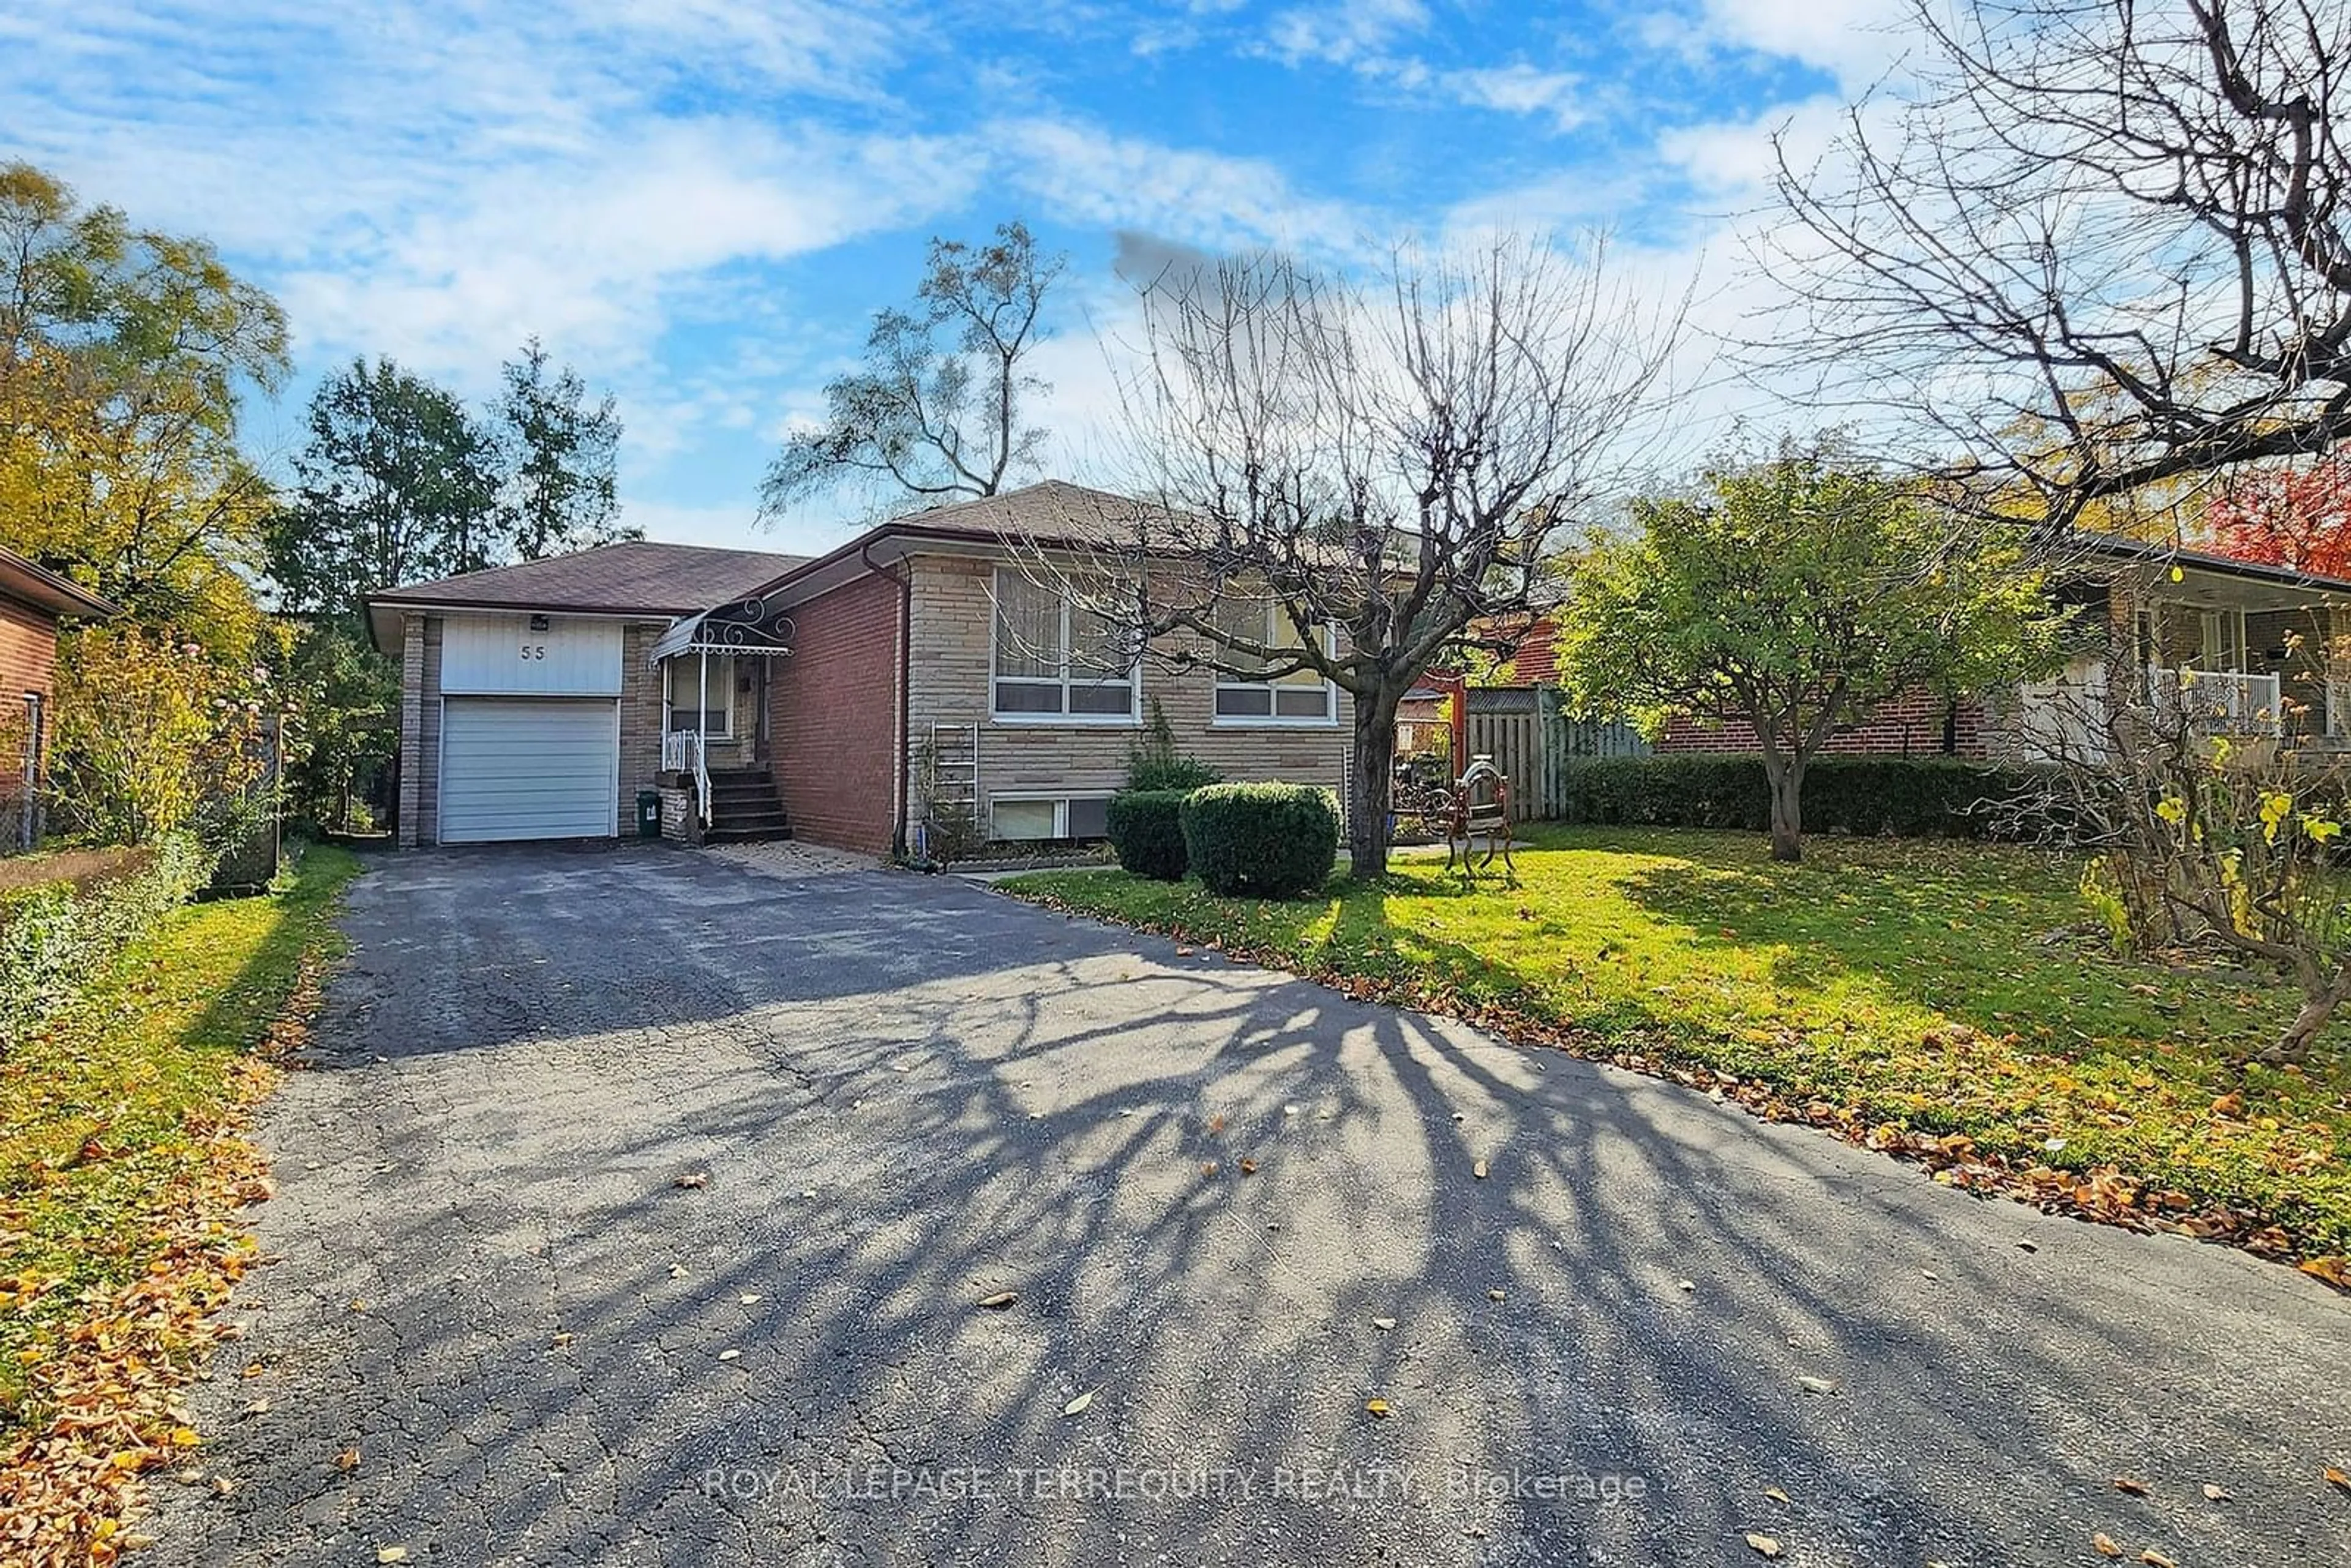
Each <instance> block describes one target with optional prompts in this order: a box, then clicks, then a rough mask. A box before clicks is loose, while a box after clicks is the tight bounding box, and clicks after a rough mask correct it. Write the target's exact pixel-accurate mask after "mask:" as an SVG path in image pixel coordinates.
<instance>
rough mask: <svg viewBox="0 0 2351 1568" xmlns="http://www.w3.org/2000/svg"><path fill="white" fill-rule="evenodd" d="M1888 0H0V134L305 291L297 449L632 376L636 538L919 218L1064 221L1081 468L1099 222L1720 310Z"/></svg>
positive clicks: (741, 426) (760, 461) (1087, 445)
mask: <svg viewBox="0 0 2351 1568" xmlns="http://www.w3.org/2000/svg"><path fill="white" fill-rule="evenodd" d="M1893 9H1894V7H1893V6H1892V5H1891V4H1890V3H1889V0H1810V3H1805V0H1747V3H1741V0H1667V3H1660V4H1656V5H1644V6H1641V7H1637V8H1634V7H1619V6H1610V5H1589V6H1583V5H1578V6H1563V7H1552V6H1535V5H1505V4H1500V3H1497V0H1469V3H1463V4H1454V3H1448V0H1355V3H1353V4H1322V3H1319V0H1305V3H1301V4H1284V5H1242V4H1237V3H1233V0H1192V3H1190V4H1176V5H1119V4H1113V3H1109V0H1019V3H1017V4H1004V5H988V4H979V3H977V0H970V3H951V4H945V5H939V4H934V5H910V6H897V5H889V4H855V3H836V0H782V3H779V4H768V5H761V4H758V3H737V0H540V3H537V4H532V5H516V4H511V3H509V0H470V3H460V4H413V5H403V4H371V3H369V0H352V3H350V4H348V5H330V4H328V5H322V4H319V3H318V0H245V3H242V4H225V3H224V4H208V3H206V0H135V3H126V0H30V3H29V4H27V3H26V0H15V3H14V4H13V5H10V6H9V7H8V8H7V9H6V11H5V14H0V101H5V102H6V103H7V104H8V105H9V106H10V107H9V112H8V114H7V115H6V116H5V120H0V156H19V157H26V158H30V159H31V160H33V161H34V162H37V163H40V164H42V165H43V166H45V167H47V168H48V169H50V170H52V171H53V172H57V173H59V174H61V175H63V176H64V177H66V178H67V179H68V180H70V181H71V182H73V183H75V184H76V185H77V186H78V188H79V190H80V192H81V193H82V194H83V195H84V196H85V197H86V198H88V199H91V200H103V201H109V202H113V203H116V204H120V205H121V206H124V207H126V208H127V209H129V211H130V212H131V215H132V216H133V217H134V219H136V220H138V221H140V222H142V223H149V224H154V225H162V226H164V227H168V228H173V229H180V230H188V231H193V232H198V233H202V234H205V235H210V236H212V237H213V238H214V239H215V240H216V241H217V242H218V243H219V244H220V245H221V246H222V247H223V248H224V250H225V252H226V254H227V255H228V256H229V257H230V258H231V259H232V260H233V261H234V262H235V264H236V265H237V266H238V267H239V268H240V269H241V270H242V271H244V272H245V273H246V275H247V276H249V277H252V278H254V279H255V280H256V281H257V282H259V283H261V284H263V285H265V286H266V287H269V288H271V289H273V290H274V291H275V292H276V293H277V296H278V298H280V299H281V300H282V301H283V302H284V304H285V305H286V307H287V311H288V313H289V315H290V317H291V319H292V324H293V329H294V334H295V344H296V356H297V362H298V379H297V382H296V383H295V385H294V386H293V387H292V388H290V389H289V390H288V392H287V394H286V395H285V397H284V398H282V399H281V400H280V401H279V402H278V403H277V405H276V406H275V407H267V406H265V407H263V408H260V409H258V410H256V414H255V417H254V419H253V422H252V430H253V434H254V438H255V442H256V445H257V447H258V448H259V449H260V450H261V451H262V452H263V453H264V454H265V455H275V456H277V457H278V458H281V459H282V457H283V455H284V454H285V453H286V452H287V451H288V450H290V448H291V447H292V445H293V444H295V442H296V441H297V440H298V431H299V424H300V412H301V403H302V400H303V399H304V398H305V397H306V396H307V394H308V389H309V386H310V385H311V383H312V382H314V381H315V378H316V377H317V375H318V374H319V371H321V369H322V368H325V367H330V366H332V365H334V364H335V363H337V362H339V361H343V360H347V359H348V358H350V356H351V355H353V354H357V353H371V354H374V353H387V354H391V355H392V356H394V357H396V358H398V359H399V360H401V361H402V362H404V363H406V364H408V365H410V366H411V367H412V368H414V369H417V370H420V371H424V372H426V373H428V374H431V375H434V376H435V377H437V378H440V379H442V380H444V382H448V383H450V384H451V385H454V386H455V387H457V388H459V389H460V390H462V391H464V392H467V393H468V394H470V395H475V396H480V395H483V394H485V393H486V392H487V391H488V390H489V389H490V387H491V386H492V385H493V383H494V381H495V377H496V366H497V363H498V361H499V360H500V359H501V358H502V357H504V356H506V355H507V354H509V353H511V352H512V351H513V350H514V349H515V348H516V347H517V345H519V344H520V343H521V341H522V340H523V339H524V338H525V337H527V336H528V335H530V334H532V333H536V334H538V336H539V337H541V338H542V339H544V340H546V341H547V343H548V344H549V347H550V348H551V349H552V350H554V351H555V352H556V354H557V355H558V356H559V357H560V358H562V359H565V360H568V361H570V362H572V363H573V364H575V365H576V366H577V367H578V368H579V369H580V371H581V372H582V373H583V374H584V375H586V376H587V377H588V379H589V380H590V382H591V383H592V384H594V385H596V386H599V387H601V388H605V389H609V390H611V392H614V393H616V394H617V395H618V397H619V398H620V401H621V407H622V416H623V418H624V419H625V421H626V422H627V424H628V427H629V435H628V439H627V441H626V443H625V444H624V446H623V450H622V475H621V481H622V499H623V503H624V506H625V507H626V508H627V511H628V513H629V516H630V517H631V518H632V520H633V521H635V522H636V523H638V524H639V525H640V526H642V527H643V528H645V529H646V530H647V532H648V533H649V534H651V535H652V536H653V537H654V538H676V539H685V540H693V541H699V542H709V543H743V542H761V541H764V542H766V543H767V544H768V546H769V547H770V548H777V549H807V548H813V547H818V546H821V545H826V544H830V543H832V542H836V541H837V540H838V539H840V538H844V537H846V535H847V534H848V532H849V531H850V524H851V523H852V522H853V521H854V520H855V519H854V517H853V516H852V513H851V511H850V510H849V509H847V508H846V507H842V508H831V509H827V508H814V509H811V510H810V512H808V513H807V514H806V515H802V516H797V517H792V518H790V519H788V520H787V521H786V522H785V523H784V524H783V525H782V526H781V527H780V528H775V529H770V530H768V531H765V532H762V533H757V534H755V533H754V531H753V528H752V512H753V502H754V491H755V487H756V485H757V483H758V475H759V472H760V470H761V468H762V467H763V466H764V465H765V463H766V461H767V458H768V455H769V454H770V453H772V452H773V450H774V449H775V447H776V445H777V444H778V441H779V440H780V438H781V436H782V434H783V433H784V432H785V431H787V430H788V429H789V428H790V427H791V425H792V423H793V422H794V421H795V420H804V419H806V418H808V417H810V414H811V413H813V412H814V411H815V410H816V409H817V408H818V406H819V401H818V393H819V389H820V387H821V385H822V384H823V382H824V381H825V379H826V377H827V376H829V375H831V374H832V373H835V372H836V371H839V370H840V369H841V368H843V367H844V366H845V365H846V364H848V363H849V362H851V361H852V359H853V357H854V355H855V352H856V350H857V347H858V345H859V343H860V342H861V340H862V337H863V334H864V329H865V324H866V320H867V318H868V317H869V316H870V314H871V312H872V311H873V310H874V309H875V308H879V307H881V306H883V305H887V304H892V303H895V302H898V301H901V300H903V299H904V298H906V297H907V296H908V295H909V294H910V293H911V291H912V288H913V286H914V281H915V279H916V277H917V270H918V267H919V265H920V261H921V257H922V254H923V249H924V246H925V242H926V240H927V239H928V238H929V236H931V235H934V234H941V235H956V236H963V237H973V238H977V237H981V236H983V235H985V234H986V233H987V230H988V229H989V228H990V227H992V225H995V224H996V223H997V222H998V221H999V220H1002V219H1005V218H1009V217H1020V218H1023V219H1025V220H1027V221H1028V222H1029V224H1030V225H1032V226H1033V227H1034V228H1035V229H1036V230H1037V231H1038V232H1039V234H1040V236H1041V237H1042V238H1043V239H1044V240H1045V241H1046V242H1047V243H1048V244H1049V245H1050V246H1053V247H1055V248H1058V249H1060V250H1062V251H1065V252H1067V253H1068V255H1069V256H1070V261H1071V267H1070V273H1069V275H1068V279H1067V283H1066V285H1065V287H1063V289H1062V290H1061V299H1060V300H1059V302H1058V306H1057V309H1056V313H1055V320H1054V325H1055V327H1056V329H1057V336H1056V338H1055V340H1053V342H1052V343H1051V344H1050V347H1049V349H1048V350H1047V351H1046V354H1045V358H1044V361H1043V369H1044V371H1045V373H1046V374H1047V375H1049V376H1050V378H1051V380H1052V381H1053V382H1054V383H1055V389H1056V390H1055V392H1054V394H1053V396H1052V398H1051V399H1050V402H1048V403H1047V405H1046V406H1045V407H1044V408H1043V409H1041V410H1040V413H1041V414H1042V415H1043V417H1044V418H1045V419H1046V421H1047V422H1048V423H1050V425H1051V427H1052V428H1053V430H1054V431H1055V433H1056V438H1057V450H1056V454H1055V463H1054V466H1056V467H1057V468H1060V469H1061V470H1064V471H1067V472H1071V473H1072V474H1073V475H1076V476H1083V475H1084V474H1085V472H1086V470H1087V469H1088V467H1089V465H1090V464H1092V462H1094V461H1095V456H1096V454H1097V451H1098V442H1097V439H1096V433H1097V432H1099V430H1100V429H1101V428H1102V423H1103V421H1104V420H1105V419H1106V418H1107V416H1108V411H1107V408H1106V402H1107V393H1108V388H1109V383H1110V379H1111V376H1110V371H1109V366H1108V361H1107V360H1106V358H1105V350H1104V348H1103V347H1102V336H1103V335H1104V334H1109V335H1112V336H1114V335H1115V331H1116V329H1117V326H1118V323H1119V321H1120V319H1121V313H1122V311H1123V310H1124V309H1125V308H1126V306H1127V295H1126V291H1125V290H1124V288H1123V286H1122V285H1121V284H1120V283H1119V281H1118V279H1117V277H1115V275H1114V273H1113V261H1114V258H1115V257H1116V256H1118V254H1119V252H1120V247H1121V246H1122V245H1125V246H1146V247H1147V246H1154V245H1169V246H1185V247H1192V248H1206V249H1211V250H1213V249H1219V248H1230V247H1242V246H1259V245H1274V246H1283V247H1287V248H1290V249H1292V250H1295V251H1297V252H1300V253H1301V254H1304V255H1307V256H1311V257H1313V258H1314V259H1316V260H1318V261H1321V262H1323V263H1325V264H1327V265H1331V266H1334V267H1350V266H1358V265H1362V264H1363V263H1364V262H1365V261H1366V260H1367V259H1368V258H1369V257H1371V256H1374V255H1376V254H1377V253H1378V252H1379V251H1380V250H1382V249H1383V248H1384V246H1387V245H1388V244H1389V243H1391V242H1392V241H1394V240H1395V239H1396V238H1398V237H1400V236H1404V235H1419V236H1422V237H1432V236H1436V237H1441V236H1442V235H1446V234H1447V233H1451V232H1457V231H1460V230H1463V229H1467V228H1471V227H1477V226H1480V225H1493V224H1497V223H1499V224H1504V225H1510V226H1512V227H1518V228H1522V229H1535V230H1556V231H1558V232H1561V233H1562V234H1573V233H1576V232H1580V231H1582V230H1584V229H1587V228H1589V227H1591V226H1593V225H1606V226H1607V227H1609V228H1611V229H1612V230H1614V233H1615V235H1617V236H1618V241H1619V246H1620V250H1619V254H1620V257H1621V258H1622V259H1624V260H1625V262H1626V264H1627V265H1631V266H1634V267H1639V268H1642V269H1645V270H1648V271H1653V272H1655V273H1656V274H1657V275H1658V277H1660V278H1661V279H1668V280H1670V279H1672V278H1676V277H1684V276H1688V275H1691V274H1692V273H1693V272H1695V271H1698V270H1699V269H1703V270H1704V272H1705V274H1706V276H1707V278H1708V281H1707V282H1706V284H1705V285H1704V286H1703V290H1702V301H1701V306H1700V312H1699V313H1700V317H1701V320H1702V321H1703V320H1707V319H1712V320H1715V321H1718V322H1723V321H1727V320H1728V319H1729V318H1730V317H1731V316H1734V315H1735V314H1736V313H1737V311H1738V309H1739V308H1740V289H1741V287H1743V286H1742V283H1741V280H1740V276H1739V273H1738V269H1737V267H1736V266H1735V265H1734V262H1733V258H1734V257H1735V256H1736V253H1737V251H1738V248H1739V246H1738V238H1739V233H1740V228H1741V226H1742V225H1748V224H1750V223H1754V222H1759V221H1768V220H1765V219H1761V218H1759V217H1758V216H1756V215H1755V214H1756V211H1757V208H1758V206H1759V204H1760V202H1761V192H1760V189H1759V187H1758V184H1757V180H1758V178H1759V176H1760V174H1761V172H1762V170H1763V168H1764V166H1765V160H1766V159H1767V157H1768V141H1767V138H1768V135H1769V133H1770V131H1771V130H1772V129H1773V128H1775V127H1777V126H1780V125H1782V124H1783V123H1784V124H1792V126H1793V127H1794V134H1795V135H1796V136H1797V137H1798V138H1799V141H1800V142H1801V141H1802V140H1803V139H1805V138H1808V137H1810V138H1817V137H1818V136H1820V135H1822V134H1823V133H1824V131H1825V128H1826V127H1827V126H1828V125H1829V124H1830V123H1831V122H1832V121H1833V120H1834V112H1835V109H1836V106H1838V105H1839V104H1841V103H1843V102H1844V101H1846V100H1847V99H1849V98H1850V97H1851V96H1852V95H1853V94H1854V93H1855V92H1856V91H1858V90H1859V89H1862V88H1864V87H1865V86H1866V85H1867V84H1868V83H1869V81H1871V80H1872V79H1874V78H1876V76H1877V75H1878V74H1879V73H1880V72H1882V71H1883V70H1884V69H1885V68H1886V63H1887V62H1888V61H1889V60H1891V59H1892V58H1893V57H1895V55H1896V52H1897V51H1898V49H1899V47H1900V44H1901V39H1900V37H1898V35H1896V34H1894V33H1892V32H1890V31H1888V30H1887V27H1886V17H1887V16H1890V15H1891V14H1892V12H1893Z"/></svg>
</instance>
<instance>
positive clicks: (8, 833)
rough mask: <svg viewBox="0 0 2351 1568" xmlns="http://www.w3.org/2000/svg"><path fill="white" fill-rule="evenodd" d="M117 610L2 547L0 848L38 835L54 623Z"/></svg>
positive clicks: (27, 843) (20, 845)
mask: <svg viewBox="0 0 2351 1568" xmlns="http://www.w3.org/2000/svg"><path fill="white" fill-rule="evenodd" d="M120 613H121V612H120V610H118V609H117V608H116V607H115V606H114V605H112V604H110V603H109V602H108V601H105V600H103V599H100V598H99V596H98V595H96V594H94V593H91V592H89V591H87V590H86V589H83V588H81V587H80V586H79V585H78V584H76V583H75V582H73V581H72V580H70V579H68V578H66V577H62V576H60V575H59V574H57V572H54V571H51V570H48V568H47V567H45V566H42V565H40V564H39V563H38V562H36V561H31V560H27V559H25V558H24V557H23V556H20V555H18V554H16V552H15V551H14V550H10V549H0V853H5V852H10V851H15V850H21V849H29V848H31V847H32V846H33V845H34V844H35V843H37V842H38V841H39V840H40V836H41V831H42V827H43V822H42V817H43V811H42V804H41V797H42V785H43V783H44V776H45V774H46V771H47V765H48V738H49V710H50V704H51V700H52V697H53V695H54V693H55V691H56V677H57V627H58V624H59V623H60V622H65V621H73V620H102V619H105V618H106V617H109V616H112V615H119V614H120Z"/></svg>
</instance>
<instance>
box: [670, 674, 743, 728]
mask: <svg viewBox="0 0 2351 1568" xmlns="http://www.w3.org/2000/svg"><path fill="white" fill-rule="evenodd" d="M662 669H663V671H664V679H665V680H667V681H668V683H669V692H668V695H669V727H670V728H671V730H673V731H676V730H681V729H698V730H700V731H701V732H702V733H703V735H704V736H705V737H707V738H709V739H712V740H724V739H726V737H729V736H731V735H733V734H734V733H735V656H734V655H733V654H732V653H713V654H711V655H710V682H709V685H708V686H707V688H706V689H707V690H708V692H709V694H710V700H709V707H708V711H706V712H705V710H704V706H703V693H704V691H705V686H704V685H703V678H702V655H701V654H699V653H680V654H678V655H677V656H676V657H675V658H674V659H671V660H669V661H668V662H667V663H665V664H663V665H662Z"/></svg>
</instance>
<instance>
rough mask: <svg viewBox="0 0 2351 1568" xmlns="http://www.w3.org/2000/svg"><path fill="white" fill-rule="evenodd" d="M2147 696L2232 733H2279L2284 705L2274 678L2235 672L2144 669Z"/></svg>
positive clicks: (2172, 710)
mask: <svg viewBox="0 0 2351 1568" xmlns="http://www.w3.org/2000/svg"><path fill="white" fill-rule="evenodd" d="M2147 701H2148V702H2149V703H2150V704H2152V705H2153V706H2156V707H2158V708H2160V709H2162V710H2164V711H2165V712H2168V713H2179V712H2183V711H2184V712H2185V713H2186V714H2187V715H2188V716H2189V717H2190V718H2191V719H2193V720H2195V721H2196V722H2197V723H2199V724H2202V725H2208V726H2210V727H2212V728H2213V729H2216V730H2220V731H2222V732H2225V733H2227V734H2231V735H2283V734H2284V733H2285V704H2284V702H2283V698H2282V695H2281V693H2280V692H2279V690H2278V678H2277V676H2275V675H2254V674H2244V673H2242V672H2240V671H2235V670H2167V669H2163V668H2160V667H2158V666H2156V665H2149V666H2148V667H2147Z"/></svg>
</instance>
